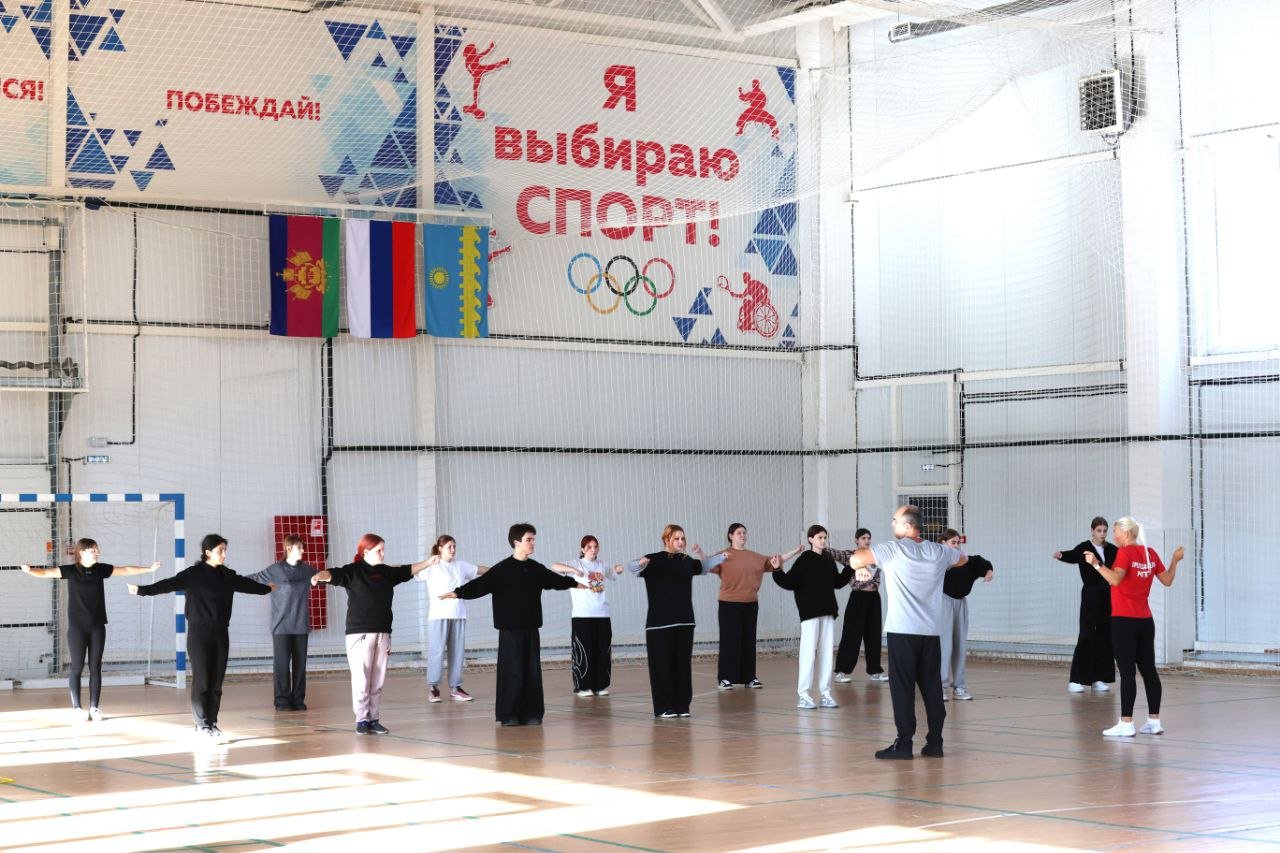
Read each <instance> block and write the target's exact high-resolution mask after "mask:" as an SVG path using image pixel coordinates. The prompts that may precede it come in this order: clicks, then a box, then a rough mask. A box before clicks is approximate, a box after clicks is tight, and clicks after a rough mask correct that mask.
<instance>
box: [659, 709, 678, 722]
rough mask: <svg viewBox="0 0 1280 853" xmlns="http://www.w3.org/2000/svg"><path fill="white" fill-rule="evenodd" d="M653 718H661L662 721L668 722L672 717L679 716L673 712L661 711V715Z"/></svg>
mask: <svg viewBox="0 0 1280 853" xmlns="http://www.w3.org/2000/svg"><path fill="white" fill-rule="evenodd" d="M655 716H658V717H661V718H662V719H664V720H669V719H671V718H672V717H678V716H679V714H677V713H676V712H675V711H663V712H662V713H661V714H656V715H655Z"/></svg>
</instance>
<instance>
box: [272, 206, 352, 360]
mask: <svg viewBox="0 0 1280 853" xmlns="http://www.w3.org/2000/svg"><path fill="white" fill-rule="evenodd" d="M338 229H339V223H338V220H336V219H322V218H320V217H318V216H278V215H274V214H273V215H272V216H271V217H270V221H269V222H268V225H267V231H268V236H269V240H268V242H269V251H270V259H271V334H273V335H288V336H290V337H311V338H332V337H334V336H335V335H337V334H338V290H339V287H338V275H339V273H338Z"/></svg>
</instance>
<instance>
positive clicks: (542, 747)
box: [0, 658, 1280, 853]
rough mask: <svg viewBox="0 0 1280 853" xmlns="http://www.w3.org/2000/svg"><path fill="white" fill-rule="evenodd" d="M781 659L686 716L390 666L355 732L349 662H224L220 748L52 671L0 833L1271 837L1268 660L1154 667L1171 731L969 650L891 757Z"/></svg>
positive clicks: (900, 844) (104, 846)
mask: <svg viewBox="0 0 1280 853" xmlns="http://www.w3.org/2000/svg"><path fill="white" fill-rule="evenodd" d="M795 674H796V665H795V661H794V659H786V658H764V659H762V660H761V671H760V677H761V678H762V679H763V680H764V681H765V684H766V687H765V689H763V690H758V691H747V690H744V689H742V688H737V689H735V690H733V691H732V692H727V693H720V692H719V691H717V690H716V689H715V686H714V683H715V681H714V675H715V669H714V661H711V660H698V661H695V663H694V683H695V690H696V693H695V697H694V702H693V717H692V718H691V719H687V720H662V721H655V720H654V719H653V718H652V716H651V713H650V707H649V695H648V673H647V670H646V669H645V668H644V666H643V665H620V666H618V667H616V669H615V672H614V692H613V695H612V696H611V697H609V698H592V699H577V698H575V697H573V696H572V695H570V693H569V673H568V672H567V671H566V670H554V669H548V670H547V671H546V673H545V683H546V686H547V717H546V723H545V725H543V726H542V727H540V728H515V729H502V728H498V727H496V726H495V724H494V722H493V707H492V701H491V700H492V696H493V674H492V672H480V673H472V674H471V675H469V676H468V678H467V681H466V686H467V688H468V689H469V690H470V691H471V692H472V693H473V694H474V695H475V696H476V697H477V699H476V701H475V702H471V703H466V704H455V703H452V702H448V701H446V702H444V703H441V704H439V705H428V704H427V703H426V702H425V691H424V689H423V686H422V682H421V678H420V676H413V675H409V674H398V675H393V676H392V677H390V678H389V679H388V682H387V688H386V691H385V694H384V698H383V710H382V720H383V722H384V723H385V724H386V725H387V726H388V727H389V728H390V729H391V732H392V733H391V735H389V736H383V737H368V736H358V735H356V734H355V733H354V732H353V731H352V727H353V726H352V722H353V721H352V719H351V712H350V694H349V685H348V682H347V681H345V680H344V679H340V678H336V677H335V678H324V679H313V680H312V682H311V684H310V686H309V690H308V696H307V702H308V705H310V710H309V711H306V712H302V713H293V714H290V713H276V712H274V711H272V710H270V709H271V704H272V703H271V695H270V692H271V688H270V685H269V680H268V679H266V678H263V679H260V680H245V681H236V682H232V683H229V684H228V686H227V691H226V694H225V696H224V704H223V712H222V719H221V725H222V726H223V728H224V729H225V730H226V731H227V732H228V734H229V735H230V736H231V737H232V738H233V740H232V741H231V742H230V743H229V744H227V745H225V746H214V745H199V744H197V743H196V742H195V740H194V738H193V737H192V736H191V735H190V731H191V719H190V713H189V706H188V704H187V697H186V695H185V693H184V694H178V693H176V692H175V691H174V690H172V689H171V688H165V687H107V688H105V691H104V699H103V708H104V711H105V712H106V713H107V715H108V719H106V720H105V721H103V722H98V723H86V722H81V721H78V720H72V719H71V717H70V713H71V712H70V711H69V710H68V709H66V707H65V705H66V699H65V693H64V691H61V690H39V691H36V690H30V691H21V690H19V691H14V692H12V693H8V694H0V697H2V698H0V776H2V777H4V778H3V779H2V780H0V848H3V849H6V850H28V849H30V850H40V851H52V850H59V851H63V850H66V851H71V850H75V851H92V853H106V851H115V850H175V849H182V850H222V851H241V850H263V849H268V848H272V847H280V846H289V847H291V848H297V849H299V850H317V851H319V850H323V851H344V853H349V851H353V850H355V851H359V853H374V851H375V850H376V851H378V853H391V851H401V850H438V849H457V848H468V849H494V850H497V849H504V848H505V849H507V850H511V849H517V848H518V849H530V850H556V851H604V850H609V849H614V850H776V851H783V850H820V849H870V848H878V847H883V848H886V849H893V850H906V849H914V848H916V847H922V848H929V849H971V848H976V847H978V846H979V845H981V846H982V847H984V848H985V849H988V850H991V849H994V850H1013V849H1021V850H1054V849H1136V850H1151V849H1184V850H1194V851H1205V850H1227V849H1249V848H1259V849H1261V848H1263V847H1272V848H1275V847H1277V846H1280V725H1277V722H1278V721H1280V679H1275V678H1262V677H1253V678H1249V677H1243V676H1241V677H1233V676H1225V675H1217V674H1209V675H1205V674H1167V675H1165V676H1164V684H1165V702H1164V712H1163V714H1162V716H1163V718H1164V723H1165V726H1166V727H1167V729H1168V733H1167V734H1165V735H1164V736H1162V737H1142V736H1139V737H1138V738H1136V739H1130V740H1121V741H1112V740H1104V739H1103V738H1102V737H1101V736H1100V734H1099V733H1100V731H1101V730H1102V729H1103V728H1104V727H1106V726H1107V725H1110V724H1111V723H1112V722H1114V721H1115V719H1116V715H1117V707H1118V699H1117V696H1116V694H1115V693H1114V692H1113V693H1110V694H1106V695H1098V694H1092V693H1085V694H1083V695H1068V694H1067V692H1066V689H1065V688H1066V669H1065V667H1063V666H1052V667H1050V666H1045V665H1038V664H1029V663H981V662H974V663H971V664H970V667H969V686H970V690H972V691H973V693H974V694H975V696H976V700H975V701H973V702H951V703H949V704H948V706H947V707H948V718H947V726H946V757H945V758H943V759H941V760H937V759H922V758H918V757H917V758H916V759H915V760H914V761H911V762H889V761H876V760H875V759H874V758H873V757H872V752H873V751H874V750H876V749H878V748H880V747H882V746H885V745H886V744H888V743H889V741H890V740H892V736H893V725H892V710H891V707H890V702H889V691H888V685H886V684H870V683H868V682H867V681H866V680H865V676H864V675H862V674H861V673H859V676H858V678H857V680H856V681H855V682H854V683H853V684H851V685H837V686H836V689H835V695H836V697H837V699H838V700H839V702H840V707H839V708H838V709H834V710H815V711H799V710H797V709H796V708H795V707H794V704H795V694H794V690H793V688H792V685H793V684H794V678H795ZM1144 714H1145V699H1144V698H1143V696H1142V694H1141V688H1140V689H1139V699H1138V709H1137V714H1136V715H1135V716H1136V719H1137V721H1138V722H1139V724H1140V723H1141V722H1142V720H1143V719H1145V716H1144ZM921 720H922V723H923V713H922V712H921ZM922 730H923V727H922ZM922 740H923V736H922V734H921V735H918V736H917V742H916V748H917V750H918V749H919V747H920V746H921V745H922ZM366 844H368V845H371V846H370V847H365V846H364V845H366Z"/></svg>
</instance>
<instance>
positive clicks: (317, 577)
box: [311, 569, 333, 586]
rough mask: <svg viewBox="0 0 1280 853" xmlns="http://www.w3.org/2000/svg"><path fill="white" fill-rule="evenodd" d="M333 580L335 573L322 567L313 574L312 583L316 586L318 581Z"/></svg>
mask: <svg viewBox="0 0 1280 853" xmlns="http://www.w3.org/2000/svg"><path fill="white" fill-rule="evenodd" d="M331 580H333V573H332V572H330V571H329V570H328V569H321V570H320V571H318V572H316V573H315V574H314V575H312V576H311V585H312V586H315V585H316V584H318V583H328V582H329V581H331Z"/></svg>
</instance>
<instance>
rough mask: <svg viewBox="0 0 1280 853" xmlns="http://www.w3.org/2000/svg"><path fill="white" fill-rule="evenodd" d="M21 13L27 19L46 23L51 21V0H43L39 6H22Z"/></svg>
mask: <svg viewBox="0 0 1280 853" xmlns="http://www.w3.org/2000/svg"><path fill="white" fill-rule="evenodd" d="M22 14H23V15H25V16H26V18H27V20H28V21H34V22H35V23H37V24H48V23H51V22H52V21H53V0H44V2H43V3H41V4H40V5H39V6H23V7H22Z"/></svg>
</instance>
